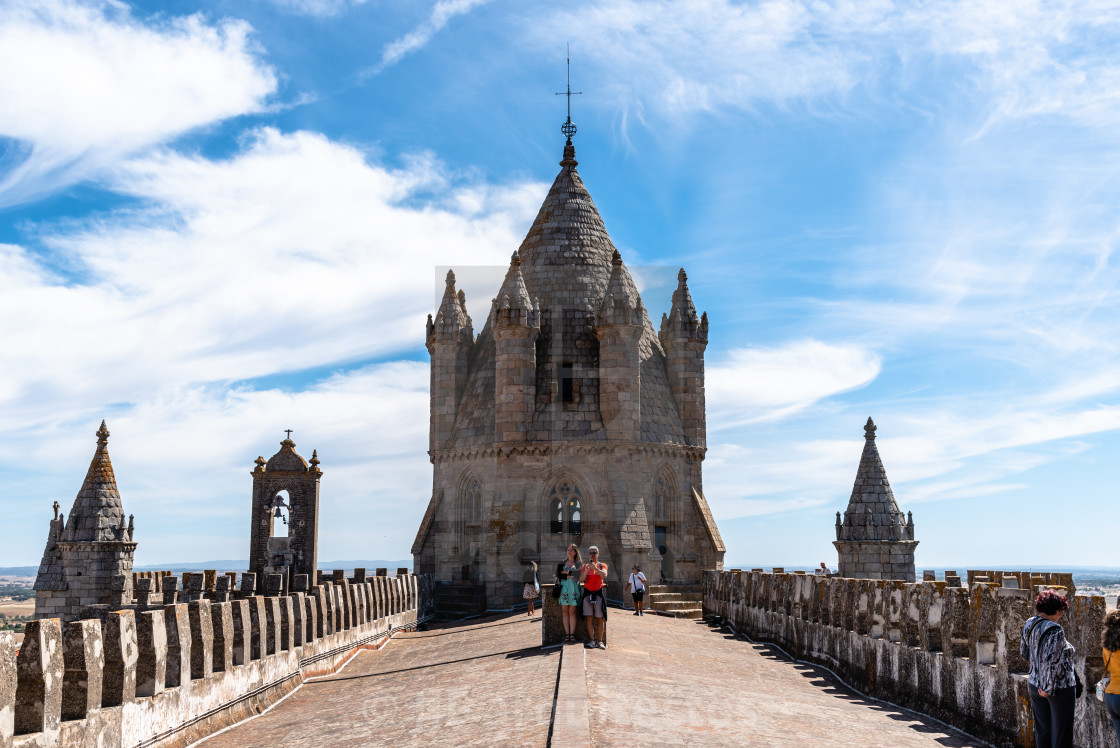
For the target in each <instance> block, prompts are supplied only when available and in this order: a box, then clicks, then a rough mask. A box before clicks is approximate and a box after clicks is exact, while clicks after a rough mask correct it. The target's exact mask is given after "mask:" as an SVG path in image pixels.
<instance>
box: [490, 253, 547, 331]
mask: <svg viewBox="0 0 1120 748" xmlns="http://www.w3.org/2000/svg"><path fill="white" fill-rule="evenodd" d="M490 317H491V322H492V324H493V325H494V327H510V326H522V327H540V305H539V304H534V303H533V300H532V299H531V298H529V290H528V289H527V288H526V287H525V278H524V277H523V276H522V275H521V257H520V255H519V254H518V253H517V252H514V253H513V257H512V258H510V262H509V270H508V271H507V272H506V278H505V280H504V281H503V282H502V287H501V288H500V289H499V290H498V295H497V296H496V297H495V298H494V302H493V305H492V307H491V310H490Z"/></svg>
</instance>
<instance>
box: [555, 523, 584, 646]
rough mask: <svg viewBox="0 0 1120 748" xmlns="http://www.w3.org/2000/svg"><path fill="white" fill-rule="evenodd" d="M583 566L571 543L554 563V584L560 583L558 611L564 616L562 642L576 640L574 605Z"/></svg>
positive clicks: (577, 552)
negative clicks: (558, 561) (563, 554)
mask: <svg viewBox="0 0 1120 748" xmlns="http://www.w3.org/2000/svg"><path fill="white" fill-rule="evenodd" d="M582 566H583V559H582V558H580V555H579V546H578V545H576V544H575V543H572V544H571V545H569V546H568V550H567V555H566V556H565V557H564V560H563V561H561V562H560V563H558V564H556V584H558V585H560V612H561V613H562V614H563V617H564V642H565V643H568V642H574V641H575V640H576V621H578V620H579V618H578V616H577V615H576V607H577V606H578V605H579V595H580V589H579V571H580V568H581V567H582Z"/></svg>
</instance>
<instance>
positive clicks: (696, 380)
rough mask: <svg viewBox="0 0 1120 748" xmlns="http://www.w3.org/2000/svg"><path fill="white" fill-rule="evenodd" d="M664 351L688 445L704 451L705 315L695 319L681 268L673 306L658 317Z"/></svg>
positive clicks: (671, 386)
mask: <svg viewBox="0 0 1120 748" xmlns="http://www.w3.org/2000/svg"><path fill="white" fill-rule="evenodd" d="M658 339H659V340H660V341H661V346H662V348H664V349H665V365H666V371H667V372H668V374H669V387H670V388H671V390H672V392H673V399H674V400H676V403H677V409H678V411H679V412H680V415H681V422H682V423H683V425H684V435H685V438H686V439H687V440H688V443H689V444H692V445H694V446H697V447H704V446H706V445H707V440H708V431H707V429H708V427H707V416H706V409H705V408H706V406H705V400H704V350H705V349H706V348H707V347H708V314H707V312H705V313H704V314H703V315H700V316H697V314H696V305H695V304H693V303H692V294H691V293H689V291H688V275H687V274H686V273H685V272H684V268H681V269H680V272H679V273H677V290H676V291H674V292H673V305H672V307H671V308H670V309H669V313H668V314H666V315H662V317H661V331H660V332H659V333H658Z"/></svg>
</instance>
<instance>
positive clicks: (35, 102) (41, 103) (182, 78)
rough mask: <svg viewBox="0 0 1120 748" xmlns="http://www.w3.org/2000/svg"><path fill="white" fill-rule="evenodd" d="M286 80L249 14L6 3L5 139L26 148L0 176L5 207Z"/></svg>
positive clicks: (60, 1) (0, 120)
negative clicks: (267, 56)
mask: <svg viewBox="0 0 1120 748" xmlns="http://www.w3.org/2000/svg"><path fill="white" fill-rule="evenodd" d="M276 84H277V83H276V75H275V73H274V72H273V70H272V69H271V67H270V66H269V65H268V64H266V63H264V62H263V61H262V60H261V59H260V54H259V50H258V49H257V48H256V47H255V45H254V42H253V40H252V30H251V29H250V27H249V26H248V24H246V23H245V22H243V21H236V20H222V21H217V22H211V21H209V20H208V19H206V18H205V17H204V16H202V15H200V14H196V15H192V16H185V17H172V18H166V19H164V18H160V19H158V20H154V21H144V20H141V19H138V18H136V17H135V16H133V15H132V14H131V13H130V11H129V9H128V8H127V7H126V6H124V5H123V4H120V3H114V2H108V1H105V2H90V3H80V2H75V1H74V0H43V1H41V2H40V1H36V2H29V1H26V0H15V1H14V2H9V3H5V4H4V6H3V7H2V8H0V100H2V101H3V102H4V104H3V106H2V107H0V136H2V137H7V138H11V139H13V140H14V141H16V143H18V149H19V153H20V157H19V158H18V163H15V164H14V165H13V166H12V167H11V168H9V169H8V170H7V173H4V174H0V206H2V205H12V204H16V203H19V202H22V201H26V200H28V199H31V198H33V197H35V196H38V195H42V194H44V193H45V192H47V191H50V190H53V189H57V188H59V187H60V186H64V185H67V184H70V183H73V182H74V181H76V180H79V179H82V178H86V177H89V176H91V175H94V174H97V173H98V172H99V171H100V170H101V169H103V168H105V167H106V166H107V165H110V164H112V163H114V162H115V161H116V160H117V159H119V158H121V157H124V156H126V155H128V154H130V153H135V152H137V151H139V150H141V149H143V148H146V147H149V146H151V145H153V144H157V143H161V142H164V141H166V140H168V139H171V138H174V137H176V136H177V135H179V134H181V133H183V132H186V131H188V130H191V129H193V128H196V127H200V126H203V125H207V124H210V123H213V122H217V121H220V120H223V119H226V118H229V117H234V116H237V115H239V114H244V113H246V112H252V111H256V110H258V109H259V108H261V107H262V106H263V105H264V102H265V100H266V98H267V97H268V96H269V95H270V94H271V93H272V92H273V91H274V90H275V89H276Z"/></svg>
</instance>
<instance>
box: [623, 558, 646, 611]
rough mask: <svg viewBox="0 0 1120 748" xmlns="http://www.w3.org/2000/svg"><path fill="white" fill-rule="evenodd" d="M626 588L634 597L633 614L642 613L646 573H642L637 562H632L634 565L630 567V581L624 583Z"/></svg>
mask: <svg viewBox="0 0 1120 748" xmlns="http://www.w3.org/2000/svg"><path fill="white" fill-rule="evenodd" d="M626 589H627V591H629V592H630V595H631V596H632V597H633V598H634V615H636V616H640V615H644V614H643V612H642V610H643V608H644V607H645V599H646V575H645V574H643V573H642V570H641V568H639V567H638V565H637V564H634V567H633V568H632V569H630V581H628V582H627V583H626Z"/></svg>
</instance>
